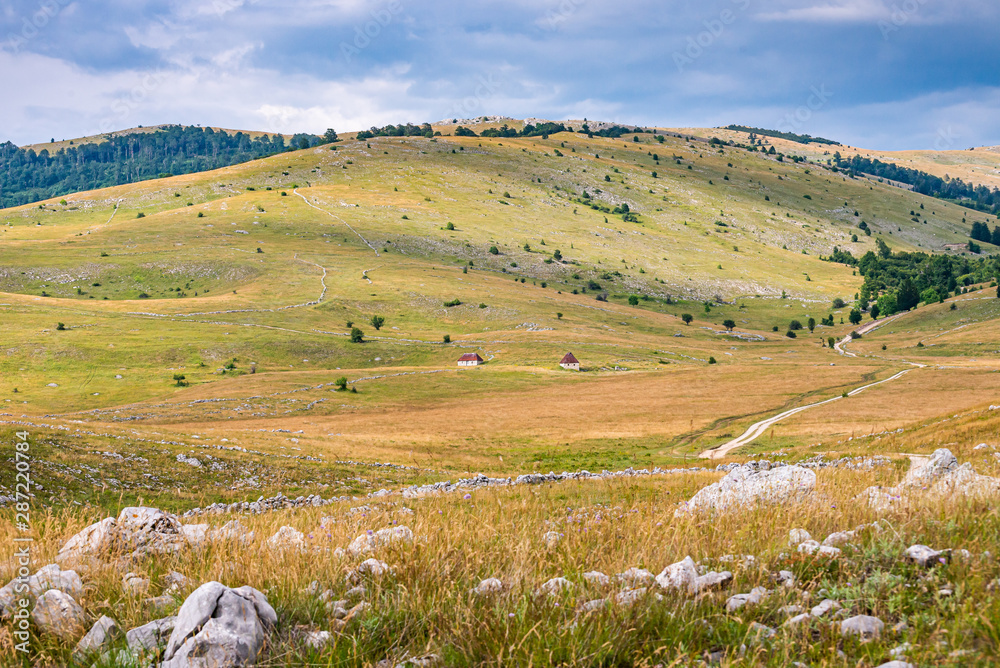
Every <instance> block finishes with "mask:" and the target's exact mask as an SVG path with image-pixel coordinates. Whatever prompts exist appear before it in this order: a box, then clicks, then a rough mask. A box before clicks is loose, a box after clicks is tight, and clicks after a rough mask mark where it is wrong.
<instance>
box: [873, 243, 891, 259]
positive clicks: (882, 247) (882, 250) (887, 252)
mask: <svg viewBox="0 0 1000 668" xmlns="http://www.w3.org/2000/svg"><path fill="white" fill-rule="evenodd" d="M875 248H876V249H878V256H879V257H880V258H882V259H883V260H888V259H889V258H890V257H892V249H891V248H889V244H887V243H886V242H884V241H882V240H881V239H876V240H875Z"/></svg>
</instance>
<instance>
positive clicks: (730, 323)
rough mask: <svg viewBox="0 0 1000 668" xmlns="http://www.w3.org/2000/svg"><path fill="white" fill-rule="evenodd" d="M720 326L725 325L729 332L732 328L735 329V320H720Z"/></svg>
mask: <svg viewBox="0 0 1000 668" xmlns="http://www.w3.org/2000/svg"><path fill="white" fill-rule="evenodd" d="M722 326H723V327H725V328H726V329H727V330H728V331H730V332H731V331H733V330H734V329H736V321H735V320H732V319H727V320H723V321H722Z"/></svg>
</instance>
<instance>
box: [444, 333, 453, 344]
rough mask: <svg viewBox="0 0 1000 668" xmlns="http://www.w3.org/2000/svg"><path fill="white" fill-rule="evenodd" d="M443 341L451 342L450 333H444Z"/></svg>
mask: <svg viewBox="0 0 1000 668" xmlns="http://www.w3.org/2000/svg"><path fill="white" fill-rule="evenodd" d="M444 342H445V343H451V334H445V335H444Z"/></svg>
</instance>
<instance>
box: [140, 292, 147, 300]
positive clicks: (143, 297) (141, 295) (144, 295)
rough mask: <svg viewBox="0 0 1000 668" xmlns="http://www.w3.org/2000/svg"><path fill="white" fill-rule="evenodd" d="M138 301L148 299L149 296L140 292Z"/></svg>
mask: <svg viewBox="0 0 1000 668" xmlns="http://www.w3.org/2000/svg"><path fill="white" fill-rule="evenodd" d="M139 299H149V295H148V294H146V293H145V292H140V293H139Z"/></svg>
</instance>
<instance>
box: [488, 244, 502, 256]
mask: <svg viewBox="0 0 1000 668" xmlns="http://www.w3.org/2000/svg"><path fill="white" fill-rule="evenodd" d="M499 254H500V249H499V248H497V247H496V246H490V255H499Z"/></svg>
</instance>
